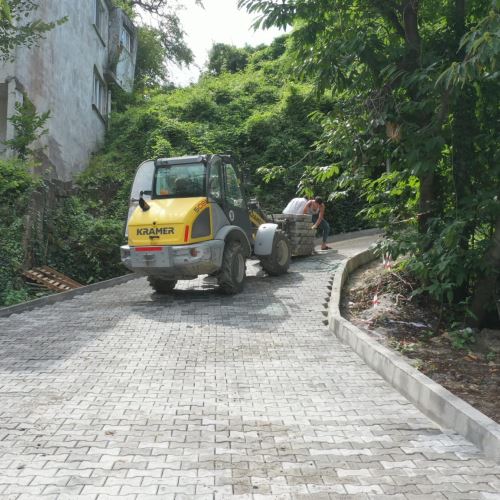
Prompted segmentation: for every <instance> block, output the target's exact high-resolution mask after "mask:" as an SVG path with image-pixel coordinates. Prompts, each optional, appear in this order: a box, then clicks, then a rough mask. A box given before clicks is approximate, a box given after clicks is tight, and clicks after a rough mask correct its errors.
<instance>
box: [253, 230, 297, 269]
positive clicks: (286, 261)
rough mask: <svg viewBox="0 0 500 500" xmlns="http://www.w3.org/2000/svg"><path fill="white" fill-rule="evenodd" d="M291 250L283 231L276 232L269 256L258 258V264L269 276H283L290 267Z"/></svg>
mask: <svg viewBox="0 0 500 500" xmlns="http://www.w3.org/2000/svg"><path fill="white" fill-rule="evenodd" d="M291 256H292V249H291V246H290V241H289V240H288V238H287V237H286V236H285V233H284V232H283V231H280V230H278V231H276V233H275V234H274V240H273V248H272V251H271V255H265V256H263V257H261V258H260V264H261V266H262V268H263V269H264V271H266V272H267V274H270V275H271V276H279V275H280V274H285V273H286V272H287V271H288V268H289V267H290V257H291Z"/></svg>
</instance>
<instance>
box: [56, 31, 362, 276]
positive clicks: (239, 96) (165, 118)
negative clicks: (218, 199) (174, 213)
mask: <svg viewBox="0 0 500 500" xmlns="http://www.w3.org/2000/svg"><path fill="white" fill-rule="evenodd" d="M285 43H286V42H285V39H277V40H276V41H275V42H274V43H273V44H272V45H271V46H269V47H265V48H261V49H259V50H251V49H249V50H248V53H247V54H246V59H245V60H244V61H243V62H241V61H240V64H239V65H237V67H234V68H229V69H231V70H233V71H234V72H230V71H225V68H224V67H223V65H221V64H218V65H215V69H212V70H211V72H210V71H209V72H207V74H205V75H204V76H202V78H201V79H200V81H199V83H197V84H195V85H192V86H190V87H188V88H183V89H167V90H160V89H158V87H156V88H153V89H150V90H147V91H144V92H141V93H137V94H136V95H135V96H133V97H130V96H129V97H126V96H123V97H122V98H121V99H120V100H119V101H118V102H117V103H116V107H117V108H118V109H119V111H117V112H115V113H113V115H112V119H111V126H110V129H109V133H108V135H107V139H106V144H105V146H104V148H103V150H102V151H101V152H100V153H99V154H98V155H96V156H95V157H94V158H93V160H92V162H91V165H90V166H89V168H88V169H87V170H86V171H85V172H84V173H83V174H82V175H81V176H80V178H79V179H78V181H77V184H78V188H79V193H78V195H76V196H74V197H72V198H70V199H68V200H67V201H66V202H65V204H64V207H62V208H61V211H60V213H58V214H56V219H57V224H54V225H53V228H54V231H55V233H54V235H53V238H52V243H51V246H50V252H49V260H50V262H51V264H52V265H54V266H55V267H56V268H57V269H59V270H60V271H62V272H66V273H68V274H69V275H71V276H73V277H74V278H75V279H78V280H80V281H81V282H84V283H86V282H89V281H95V280H99V279H106V278H109V277H112V276H115V275H116V274H118V273H120V272H122V273H123V272H124V269H122V268H121V265H120V264H119V245H120V244H121V243H122V240H123V232H124V224H125V218H126V213H127V210H128V196H129V191H130V187H131V184H132V181H133V178H134V174H135V170H136V168H137V166H138V165H139V164H140V163H141V162H142V161H144V160H146V159H149V158H158V157H168V156H181V155H191V154H197V153H216V152H231V153H232V154H233V155H234V156H235V157H236V159H237V161H238V164H239V166H240V168H241V169H242V172H243V175H244V178H245V187H246V191H247V194H248V195H250V196H254V195H257V196H258V198H259V200H260V201H261V203H262V204H263V205H264V206H265V208H267V209H268V210H269V211H274V210H277V211H280V212H281V210H282V209H283V207H284V206H285V205H286V203H287V202H288V201H289V199H290V198H292V197H294V196H296V191H297V185H298V184H299V181H300V178H301V175H302V174H303V172H304V169H305V167H306V166H307V165H308V164H310V163H311V161H314V162H322V161H326V157H322V156H319V155H318V154H315V153H312V150H313V144H314V142H315V141H316V140H317V138H318V137H319V135H320V133H321V127H320V124H319V123H317V122H315V121H313V120H311V118H310V115H311V113H313V112H316V113H320V114H323V113H326V112H328V111H330V110H331V99H330V98H328V97H321V98H318V97H317V95H316V94H315V93H314V92H313V89H312V86H311V85H309V84H307V83H297V82H290V83H286V84H284V82H285V81H289V78H288V74H287V70H286V61H285V60H284V58H285V56H284V52H285ZM236 50H241V49H236ZM214 59H215V58H214ZM262 167H264V168H263V169H262ZM289 167H292V168H289ZM266 168H267V169H269V170H272V169H273V168H274V169H276V168H277V169H279V171H280V175H278V176H277V177H276V176H274V177H272V178H271V180H270V181H269V182H265V181H264V180H263V176H262V175H261V174H259V173H258V172H257V170H258V169H261V171H262V170H265V169H266ZM311 188H312V189H314V186H311ZM318 189H319V188H318ZM318 194H321V195H326V194H327V193H326V192H325V193H323V192H321V190H319V191H318ZM358 208H359V207H358V205H357V204H356V203H351V202H350V201H348V202H341V203H340V204H339V205H338V206H337V207H331V210H330V214H332V213H333V212H335V213H336V216H335V217H334V218H333V219H332V223H333V227H334V230H335V231H336V232H338V231H340V230H348V229H350V228H357V227H360V226H361V225H362V224H363V223H362V222H361V221H359V220H358V219H356V216H355V214H356V212H357V209H358ZM342 210H344V211H345V213H346V214H348V216H345V217H344V216H340V215H341V214H339V211H342Z"/></svg>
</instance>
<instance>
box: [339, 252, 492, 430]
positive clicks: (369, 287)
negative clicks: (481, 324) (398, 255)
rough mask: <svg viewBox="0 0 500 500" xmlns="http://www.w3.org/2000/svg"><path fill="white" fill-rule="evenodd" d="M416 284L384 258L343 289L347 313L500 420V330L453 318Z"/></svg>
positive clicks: (360, 271)
mask: <svg viewBox="0 0 500 500" xmlns="http://www.w3.org/2000/svg"><path fill="white" fill-rule="evenodd" d="M415 287H416V285H415V284H414V283H412V281H411V279H410V278H409V277H408V276H407V275H405V274H404V273H402V272H400V271H395V270H394V267H392V268H390V269H386V268H384V266H383V264H382V262H381V261H380V260H376V261H374V262H372V263H370V264H368V265H367V266H364V267H361V268H359V269H358V270H356V271H355V272H354V273H353V274H352V275H351V276H350V277H349V280H348V281H347V283H346V285H345V287H344V290H343V295H342V303H341V312H342V315H343V316H344V317H345V318H346V319H348V320H349V321H351V322H352V323H353V324H355V325H356V326H358V327H359V328H361V329H362V330H364V331H366V332H367V333H368V334H370V335H371V336H372V337H374V338H375V339H376V340H377V341H379V342H380V343H382V344H383V345H385V346H386V347H389V348H391V349H393V350H396V351H398V352H399V353H401V354H402V355H404V356H405V357H406V358H407V359H408V361H409V362H410V364H412V365H413V366H414V367H415V368H417V369H418V370H420V371H421V372H422V373H424V374H425V375H427V376H428V377H430V378H432V379H433V380H435V381H436V382H437V383H439V384H441V385H442V386H444V387H445V388H446V389H448V390H449V391H450V392H452V393H453V394H455V395H457V396H458V397H460V398H462V399H464V400H465V401H467V402H468V403H469V404H470V405H472V406H474V407H475V408H476V409H478V410H479V411H481V412H482V413H484V414H485V415H487V416H489V417H490V418H492V419H493V420H495V421H496V422H500V331H499V330H485V331H482V332H473V331H471V330H463V329H459V328H457V327H456V326H455V325H451V324H450V317H451V314H450V311H447V310H445V309H442V308H440V307H439V305H437V304H435V303H433V302H431V301H430V300H428V299H416V298H413V299H411V298H410V296H411V293H412V291H413V289H414V288H415Z"/></svg>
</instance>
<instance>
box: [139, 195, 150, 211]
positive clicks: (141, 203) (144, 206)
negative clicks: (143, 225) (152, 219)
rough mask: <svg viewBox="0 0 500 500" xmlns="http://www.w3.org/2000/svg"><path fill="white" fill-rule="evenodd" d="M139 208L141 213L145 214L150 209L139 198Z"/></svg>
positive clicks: (143, 200)
mask: <svg viewBox="0 0 500 500" xmlns="http://www.w3.org/2000/svg"><path fill="white" fill-rule="evenodd" d="M139 206H140V207H141V208H142V211H143V212H147V211H148V210H149V209H150V208H151V207H150V206H149V205H148V203H146V200H145V199H144V198H143V197H142V195H141V197H140V198H139Z"/></svg>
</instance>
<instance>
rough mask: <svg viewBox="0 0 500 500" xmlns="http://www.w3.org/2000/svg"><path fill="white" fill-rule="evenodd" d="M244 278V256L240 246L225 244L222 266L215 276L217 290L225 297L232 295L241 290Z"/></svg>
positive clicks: (233, 242) (236, 243) (230, 243)
mask: <svg viewBox="0 0 500 500" xmlns="http://www.w3.org/2000/svg"><path fill="white" fill-rule="evenodd" d="M245 276H246V263H245V256H244V255H243V249H242V248H241V245H240V244H239V243H238V242H236V241H230V242H229V243H226V247H225V248H224V255H223V256H222V266H221V269H220V272H219V274H218V276H217V281H218V283H219V288H220V291H221V292H222V293H225V294H226V295H234V294H235V293H239V292H241V290H243V285H244V284H245Z"/></svg>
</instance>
